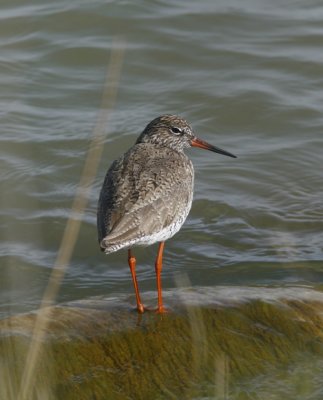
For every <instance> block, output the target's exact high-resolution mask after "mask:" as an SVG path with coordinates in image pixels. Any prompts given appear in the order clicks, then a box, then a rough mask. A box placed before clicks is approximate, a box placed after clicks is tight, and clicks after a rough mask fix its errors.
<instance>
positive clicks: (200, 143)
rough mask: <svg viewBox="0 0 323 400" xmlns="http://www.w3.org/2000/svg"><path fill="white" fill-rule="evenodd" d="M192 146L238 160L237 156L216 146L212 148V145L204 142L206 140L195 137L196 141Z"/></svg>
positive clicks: (194, 140) (193, 141) (192, 142)
mask: <svg viewBox="0 0 323 400" xmlns="http://www.w3.org/2000/svg"><path fill="white" fill-rule="evenodd" d="M191 146H193V147H199V148H201V149H205V150H210V151H214V153H219V154H223V155H225V156H228V157H233V158H237V156H235V155H233V154H231V153H229V152H228V151H225V150H222V149H220V148H219V147H216V146H212V145H211V144H209V143H207V142H204V140H201V139H198V138H197V137H195V138H194V139H192V140H191Z"/></svg>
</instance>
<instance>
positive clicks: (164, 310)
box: [155, 305, 169, 314]
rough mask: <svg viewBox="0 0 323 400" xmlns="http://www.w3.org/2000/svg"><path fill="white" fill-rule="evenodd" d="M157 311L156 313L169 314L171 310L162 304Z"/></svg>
mask: <svg viewBox="0 0 323 400" xmlns="http://www.w3.org/2000/svg"><path fill="white" fill-rule="evenodd" d="M155 312H156V314H167V313H168V312H169V311H168V309H167V308H165V307H164V306H163V305H161V306H158V307H157V309H156V310H155Z"/></svg>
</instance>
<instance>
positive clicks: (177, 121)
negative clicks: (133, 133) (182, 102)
mask: <svg viewBox="0 0 323 400" xmlns="http://www.w3.org/2000/svg"><path fill="white" fill-rule="evenodd" d="M138 143H151V144H155V145H159V146H166V147H170V148H172V149H174V150H176V151H184V149H185V148H188V147H199V148H201V149H205V150H210V151H213V152H215V153H219V154H223V155H226V156H229V157H233V158H236V156H235V155H233V154H231V153H229V152H227V151H225V150H222V149H220V148H219V147H216V146H212V145H211V144H209V143H207V142H205V141H204V140H201V139H199V138H197V137H196V136H195V135H194V132H193V130H192V128H191V126H190V125H189V124H188V123H187V122H186V121H185V119H183V118H181V117H179V116H177V115H161V116H160V117H157V118H155V119H154V120H152V121H151V122H150V123H149V124H148V125H147V126H146V128H145V129H144V130H143V132H142V133H141V135H140V136H139V137H138V139H137V141H136V144H138Z"/></svg>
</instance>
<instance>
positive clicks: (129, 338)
mask: <svg viewBox="0 0 323 400" xmlns="http://www.w3.org/2000/svg"><path fill="white" fill-rule="evenodd" d="M221 290H222V289H221V288H215V289H212V288H207V289H206V288H204V289H203V288H200V289H198V288H197V289H196V290H195V291H194V290H186V291H185V290H181V291H170V292H167V293H165V298H166V304H169V305H170V306H171V308H172V309H173V311H172V312H170V313H168V314H165V315H157V314H155V313H154V312H147V313H145V314H144V315H143V316H138V315H137V314H136V312H133V311H132V310H130V309H129V307H128V305H127V304H126V302H125V300H123V301H119V302H116V304H115V305H114V306H111V304H110V302H109V301H107V300H106V299H92V300H89V301H84V302H76V303H70V304H67V305H60V306H55V307H52V308H51V309H50V320H49V323H48V325H46V327H45V332H44V333H45V336H44V338H43V340H42V343H41V353H40V357H39V359H38V361H37V366H36V369H35V371H34V374H33V385H32V393H29V395H28V396H29V397H28V400H33V399H37V400H38V399H64V400H72V399H73V400H74V399H75V400H82V399H84V400H85V399H86V400H88V399H97V400H99V399H102V400H110V399H111V400H112V399H113V400H119V399H120V400H123V399H134V400H146V399H147V400H151V399H193V398H196V397H201V396H202V395H203V396H210V393H211V394H212V393H213V395H212V396H213V397H212V398H219V399H223V398H227V397H226V396H227V394H228V393H229V392H230V391H231V390H232V388H234V387H235V386H236V385H238V384H239V383H241V382H245V381H246V380H252V379H255V378H256V377H257V376H260V375H263V376H265V375H266V374H268V371H271V373H272V372H273V370H275V371H276V372H277V371H278V370H281V369H282V368H284V367H286V366H290V365H293V362H294V361H295V360H297V359H298V358H299V357H300V355H302V354H306V355H307V357H313V359H314V358H315V357H317V356H319V355H321V354H322V350H323V346H322V343H323V329H322V328H323V319H322V315H323V313H322V311H323V294H322V293H320V292H316V291H314V290H309V289H300V288H296V289H292V290H291V289H288V290H285V291H284V289H279V290H277V289H261V290H260V289H252V288H249V289H246V288H244V291H241V288H231V290H229V288H225V289H223V290H222V291H221ZM179 292H180V293H179ZM248 294H249V295H248ZM146 297H147V298H149V299H150V300H152V297H153V295H152V294H146ZM36 315H37V313H32V314H27V315H21V316H15V317H11V318H9V319H7V320H3V321H0V328H1V333H2V335H1V338H0V350H1V354H2V360H3V361H2V375H3V376H2V377H1V378H4V379H5V380H3V379H1V380H2V381H4V382H8V384H5V385H2V388H1V389H0V396H1V400H2V398H3V399H6V400H11V399H17V398H18V395H19V393H18V392H19V389H18V388H19V386H20V383H21V376H22V373H23V369H24V367H25V366H26V365H27V367H28V362H29V360H28V356H27V354H28V348H29V345H30V341H31V334H32V329H33V326H34V323H35V318H36ZM307 359H308V358H307ZM4 371H6V372H4ZM276 372H275V373H276ZM217 396H218V397H217ZM239 396H240V397H239ZM239 396H238V397H234V398H235V399H238V398H239V399H244V398H246V399H247V398H249V397H248V395H247V394H246V393H243V392H241V393H240V395H239ZM246 396H247V397H246ZM250 398H251V397H250Z"/></svg>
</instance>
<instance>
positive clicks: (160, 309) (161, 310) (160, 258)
mask: <svg viewBox="0 0 323 400" xmlns="http://www.w3.org/2000/svg"><path fill="white" fill-rule="evenodd" d="M164 246H165V242H160V244H159V247H158V252H157V258H156V263H155V271H156V279H157V292H158V307H157V310H156V311H157V313H159V314H161V313H164V312H166V309H165V307H164V306H163V299H162V288H161V277H160V274H161V271H162V267H163V251H164Z"/></svg>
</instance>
